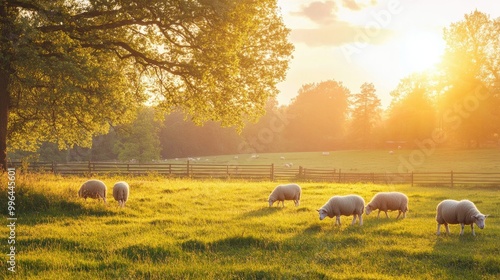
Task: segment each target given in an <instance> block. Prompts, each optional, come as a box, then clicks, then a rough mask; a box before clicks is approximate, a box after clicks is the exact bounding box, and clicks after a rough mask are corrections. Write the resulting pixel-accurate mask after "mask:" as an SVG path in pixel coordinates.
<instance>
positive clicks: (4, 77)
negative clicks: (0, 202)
mask: <svg viewBox="0 0 500 280" xmlns="http://www.w3.org/2000/svg"><path fill="white" fill-rule="evenodd" d="M8 87H9V73H8V72H7V71H4V70H3V69H0V170H3V171H5V170H7V124H8V120H9V103H10V96H9V90H8Z"/></svg>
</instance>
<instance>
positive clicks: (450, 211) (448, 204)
mask: <svg viewBox="0 0 500 280" xmlns="http://www.w3.org/2000/svg"><path fill="white" fill-rule="evenodd" d="M488 216H489V215H484V214H481V212H479V210H478V209H477V208H476V205H474V203H472V202H471V201H469V200H461V201H457V200H452V199H446V200H443V201H441V202H440V203H439V204H438V206H437V207H436V221H437V223H438V224H437V235H439V234H440V233H441V232H440V231H439V229H440V227H441V225H442V224H443V225H444V226H445V228H446V234H450V229H449V227H448V225H449V224H460V227H461V229H462V230H461V231H460V235H463V234H464V227H465V225H470V228H471V230H472V235H473V236H476V233H475V232H474V223H475V224H476V225H477V226H478V227H479V228H480V229H483V228H484V227H485V220H486V217H488Z"/></svg>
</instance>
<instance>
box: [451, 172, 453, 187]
mask: <svg viewBox="0 0 500 280" xmlns="http://www.w3.org/2000/svg"><path fill="white" fill-rule="evenodd" d="M451 187H452V188H453V170H452V171H451Z"/></svg>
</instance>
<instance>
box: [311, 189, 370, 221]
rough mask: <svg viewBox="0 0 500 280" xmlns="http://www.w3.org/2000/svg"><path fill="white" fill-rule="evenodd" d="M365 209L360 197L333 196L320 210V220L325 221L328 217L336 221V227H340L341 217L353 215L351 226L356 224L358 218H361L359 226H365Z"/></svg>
mask: <svg viewBox="0 0 500 280" xmlns="http://www.w3.org/2000/svg"><path fill="white" fill-rule="evenodd" d="M364 208H365V201H364V199H363V198H362V197H361V196H359V195H346V196H337V195H336V196H332V197H331V198H330V200H328V202H326V203H325V205H323V206H322V207H321V208H320V209H318V210H316V211H318V212H319V219H320V220H323V219H324V218H325V217H326V216H328V217H330V218H333V217H337V218H336V220H335V225H337V224H338V225H339V226H340V215H343V216H350V215H353V218H352V223H351V225H354V224H355V223H356V216H357V217H358V218H359V225H360V226H362V225H363V217H362V214H363V210H364Z"/></svg>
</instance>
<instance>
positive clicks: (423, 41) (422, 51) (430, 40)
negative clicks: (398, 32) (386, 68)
mask: <svg viewBox="0 0 500 280" xmlns="http://www.w3.org/2000/svg"><path fill="white" fill-rule="evenodd" d="M396 43H397V44H399V50H400V53H399V55H400V63H401V69H402V70H403V71H404V72H407V73H414V72H421V71H424V70H426V69H429V68H432V67H433V66H435V65H436V64H437V63H438V62H439V61H440V60H441V56H442V55H443V52H444V47H445V42H444V40H443V39H442V38H441V35H440V34H439V33H431V32H423V31H414V32H408V33H407V34H406V35H404V36H403V37H402V38H401V39H400V40H398V41H397V42H396Z"/></svg>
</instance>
